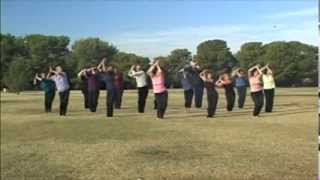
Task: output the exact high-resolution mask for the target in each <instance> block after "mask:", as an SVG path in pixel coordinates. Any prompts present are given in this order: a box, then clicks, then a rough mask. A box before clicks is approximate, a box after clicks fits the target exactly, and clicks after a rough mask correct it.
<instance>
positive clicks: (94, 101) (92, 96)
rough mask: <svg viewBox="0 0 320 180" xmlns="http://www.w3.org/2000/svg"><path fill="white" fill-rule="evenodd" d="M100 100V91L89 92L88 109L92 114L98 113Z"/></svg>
mask: <svg viewBox="0 0 320 180" xmlns="http://www.w3.org/2000/svg"><path fill="white" fill-rule="evenodd" d="M98 99H99V90H96V91H88V107H89V109H90V111H91V112H96V110H97V106H98Z"/></svg>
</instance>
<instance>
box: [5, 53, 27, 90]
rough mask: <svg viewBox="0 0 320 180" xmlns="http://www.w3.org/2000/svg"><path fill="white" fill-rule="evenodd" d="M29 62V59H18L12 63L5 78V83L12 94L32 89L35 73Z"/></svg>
mask: <svg viewBox="0 0 320 180" xmlns="http://www.w3.org/2000/svg"><path fill="white" fill-rule="evenodd" d="M28 61H29V60H28V59H24V58H23V57H18V58H16V59H15V60H14V61H13V62H12V64H11V66H10V68H9V70H8V73H7V75H6V76H5V77H4V82H5V83H6V85H7V87H8V88H9V90H10V91H11V92H16V93H19V92H20V91H22V90H26V89H31V87H32V84H31V82H32V79H33V73H32V72H31V71H30V65H29V64H28Z"/></svg>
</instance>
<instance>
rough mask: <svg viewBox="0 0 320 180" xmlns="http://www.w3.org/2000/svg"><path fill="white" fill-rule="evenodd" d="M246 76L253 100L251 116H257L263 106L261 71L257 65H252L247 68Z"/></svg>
mask: <svg viewBox="0 0 320 180" xmlns="http://www.w3.org/2000/svg"><path fill="white" fill-rule="evenodd" d="M248 77H249V83H250V89H251V97H252V100H253V102H254V109H253V116H255V117H258V116H259V114H260V111H261V109H262V107H263V83H262V79H261V78H262V72H261V70H260V69H259V66H258V65H256V66H253V67H252V68H250V69H249V70H248Z"/></svg>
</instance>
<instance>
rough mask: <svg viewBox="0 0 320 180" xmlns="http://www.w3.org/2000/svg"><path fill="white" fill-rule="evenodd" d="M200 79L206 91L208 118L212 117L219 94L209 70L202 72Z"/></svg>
mask: <svg viewBox="0 0 320 180" xmlns="http://www.w3.org/2000/svg"><path fill="white" fill-rule="evenodd" d="M199 76H200V78H201V79H202V80H203V82H204V87H205V88H206V90H207V101H208V109H207V111H208V115H207V117H208V118H212V117H214V115H215V113H216V109H217V104H218V98H219V94H218V92H217V91H216V88H215V79H214V74H213V72H212V71H211V70H203V71H202V72H201V73H200V75H199Z"/></svg>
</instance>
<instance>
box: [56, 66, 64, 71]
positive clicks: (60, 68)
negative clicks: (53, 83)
mask: <svg viewBox="0 0 320 180" xmlns="http://www.w3.org/2000/svg"><path fill="white" fill-rule="evenodd" d="M55 69H56V71H57V72H58V73H61V72H63V69H62V67H61V66H60V65H58V66H56V68H55Z"/></svg>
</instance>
